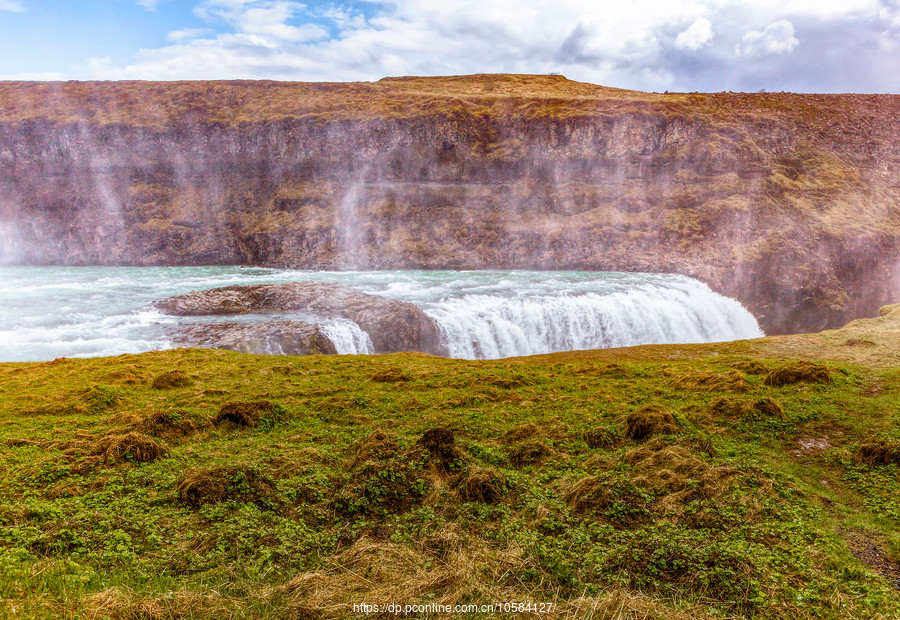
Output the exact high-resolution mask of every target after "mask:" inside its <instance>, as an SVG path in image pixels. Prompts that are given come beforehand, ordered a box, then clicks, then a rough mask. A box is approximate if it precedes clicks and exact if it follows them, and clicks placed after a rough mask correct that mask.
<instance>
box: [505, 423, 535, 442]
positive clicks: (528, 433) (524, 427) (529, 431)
mask: <svg viewBox="0 0 900 620" xmlns="http://www.w3.org/2000/svg"><path fill="white" fill-rule="evenodd" d="M541 432H542V429H541V427H540V426H538V425H537V424H535V423H534V422H526V423H525V424H520V425H518V426H516V427H514V428H511V429H510V430H508V431H506V432H505V433H503V441H505V442H506V443H515V442H517V441H522V440H523V439H531V438H532V437H534V436H536V435H538V434H539V433H541Z"/></svg>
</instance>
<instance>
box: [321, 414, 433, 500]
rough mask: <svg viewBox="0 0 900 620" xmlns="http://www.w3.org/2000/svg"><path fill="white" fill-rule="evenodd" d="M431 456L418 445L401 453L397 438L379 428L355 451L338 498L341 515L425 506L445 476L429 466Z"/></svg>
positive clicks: (358, 445)
mask: <svg viewBox="0 0 900 620" xmlns="http://www.w3.org/2000/svg"><path fill="white" fill-rule="evenodd" d="M427 465H428V455H427V453H426V451H425V450H424V449H423V448H422V446H421V445H419V444H416V445H414V446H412V447H411V448H409V449H407V450H401V449H400V446H399V444H398V442H397V440H396V438H395V437H393V436H391V435H388V434H386V433H384V432H383V431H381V430H380V429H376V430H375V431H373V432H372V433H371V434H370V435H369V436H368V437H367V438H366V439H364V440H362V441H361V442H359V443H358V444H357V445H356V447H355V450H354V451H353V459H352V461H351V462H350V464H349V468H348V469H349V471H348V473H347V476H346V478H345V479H344V482H343V484H342V486H341V488H340V491H339V492H338V493H337V495H336V496H335V498H334V504H333V505H334V507H335V509H336V510H337V511H338V512H340V513H347V514H350V513H360V512H362V513H376V514H377V513H385V512H390V513H396V512H403V511H405V510H408V509H410V508H412V507H413V506H416V505H419V504H421V503H422V500H423V499H424V498H425V497H426V496H427V495H428V493H429V492H430V490H431V489H432V488H433V487H434V485H435V479H440V478H442V477H443V474H442V472H443V471H444V470H443V469H442V468H441V467H440V466H439V467H437V468H436V470H437V471H433V470H430V469H429V468H428V467H427Z"/></svg>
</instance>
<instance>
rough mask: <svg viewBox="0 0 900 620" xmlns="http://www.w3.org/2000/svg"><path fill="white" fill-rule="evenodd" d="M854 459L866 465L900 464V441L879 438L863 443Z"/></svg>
mask: <svg viewBox="0 0 900 620" xmlns="http://www.w3.org/2000/svg"><path fill="white" fill-rule="evenodd" d="M853 460H854V461H856V462H857V463H865V464H866V465H889V464H891V463H898V464H900V442H897V441H889V440H886V439H877V440H874V441H867V442H865V443H861V444H859V448H857V449H856V453H855V454H854V455H853Z"/></svg>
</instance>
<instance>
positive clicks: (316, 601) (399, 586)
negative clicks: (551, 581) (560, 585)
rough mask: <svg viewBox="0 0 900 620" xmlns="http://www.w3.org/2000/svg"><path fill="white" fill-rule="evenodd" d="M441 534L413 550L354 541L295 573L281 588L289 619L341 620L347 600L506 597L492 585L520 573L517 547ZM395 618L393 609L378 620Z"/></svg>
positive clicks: (524, 564)
mask: <svg viewBox="0 0 900 620" xmlns="http://www.w3.org/2000/svg"><path fill="white" fill-rule="evenodd" d="M445 530H446V531H441V532H438V533H436V534H435V535H434V536H433V537H432V539H431V540H430V541H427V542H428V544H427V545H423V546H417V547H413V546H406V545H401V544H397V543H393V542H390V541H386V540H383V539H379V538H374V537H371V536H362V537H361V538H359V539H358V540H357V541H356V542H354V543H353V544H352V545H351V546H350V547H348V548H347V549H345V550H344V551H342V552H341V553H339V554H337V555H335V556H333V557H332V558H331V559H330V560H326V562H325V564H326V565H325V566H323V567H322V568H320V569H319V570H318V571H316V572H309V573H302V574H300V575H297V576H296V577H294V578H293V579H292V580H291V581H290V582H289V583H288V584H287V585H286V586H285V587H284V589H283V593H284V594H286V595H287V596H288V597H289V599H290V602H289V611H290V614H289V615H290V617H291V618H322V619H336V618H341V619H342V618H347V617H349V616H350V615H352V610H353V604H354V603H356V604H361V603H364V604H369V605H372V604H379V605H381V604H384V603H385V602H389V601H392V602H398V603H401V604H412V605H424V604H426V603H433V604H439V605H450V606H452V605H455V604H458V603H468V602H471V601H498V600H514V599H513V598H511V597H513V591H512V590H509V586H505V585H499V584H502V583H504V582H508V581H509V580H508V579H505V576H507V575H516V574H521V573H522V572H523V571H525V570H528V569H529V568H530V567H532V566H533V564H532V561H531V560H529V559H528V558H527V557H526V556H525V555H524V554H523V553H522V552H521V551H520V550H519V549H517V548H509V549H505V550H498V549H494V548H488V547H486V546H484V545H483V544H480V543H478V542H477V541H474V540H466V539H464V538H462V536H463V535H462V534H460V533H458V532H457V531H455V530H454V529H453V528H449V527H448V528H445ZM403 616H404V614H403V611H402V608H401V610H400V611H399V612H397V613H387V612H386V613H384V614H380V615H379V616H378V617H403ZM417 617H418V616H417ZM428 617H445V616H443V615H440V614H438V615H434V616H432V615H431V614H429V615H428Z"/></svg>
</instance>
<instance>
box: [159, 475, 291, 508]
mask: <svg viewBox="0 0 900 620" xmlns="http://www.w3.org/2000/svg"><path fill="white" fill-rule="evenodd" d="M176 490H177V491H178V497H179V498H180V499H181V501H183V502H184V503H186V504H187V505H189V506H191V507H192V508H199V507H200V506H203V505H204V504H216V503H219V502H223V501H225V500H234V501H237V502H246V503H253V504H256V505H257V506H259V507H261V508H266V507H270V506H271V505H272V504H273V503H277V502H278V491H277V489H276V488H275V483H273V482H272V481H271V480H270V479H269V478H268V477H266V476H264V475H263V474H261V473H260V472H258V471H257V470H256V468H254V467H248V466H245V465H223V466H218V467H208V468H204V469H190V470H188V471H186V472H184V473H183V474H182V475H181V477H180V478H179V479H178V483H177V485H176Z"/></svg>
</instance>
